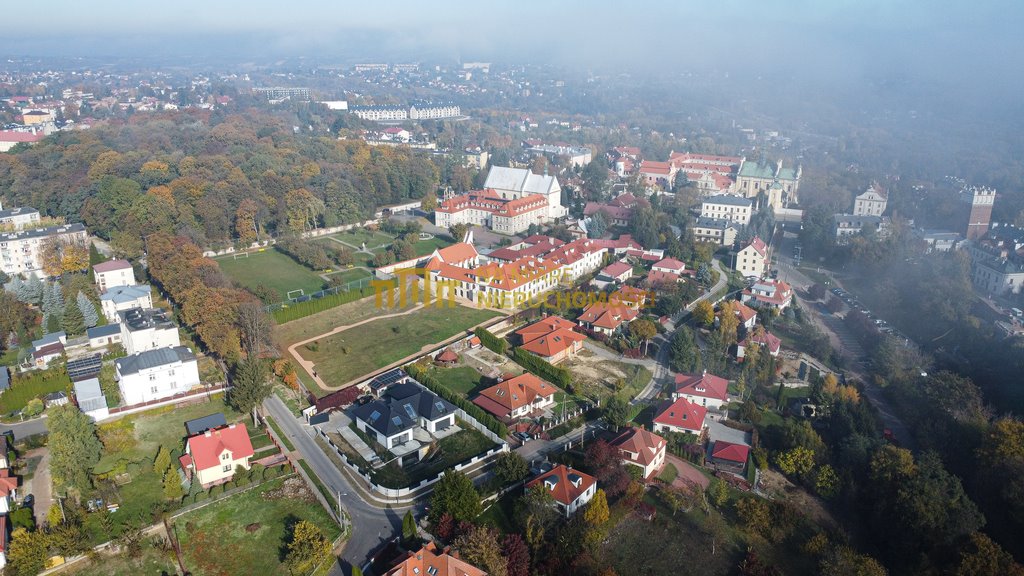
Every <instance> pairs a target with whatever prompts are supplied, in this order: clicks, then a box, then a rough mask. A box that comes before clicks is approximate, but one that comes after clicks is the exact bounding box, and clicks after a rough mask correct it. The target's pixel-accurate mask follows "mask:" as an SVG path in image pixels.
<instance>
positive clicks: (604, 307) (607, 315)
mask: <svg viewBox="0 0 1024 576" xmlns="http://www.w3.org/2000/svg"><path fill="white" fill-rule="evenodd" d="M637 314H638V313H637V311H636V310H634V309H633V308H630V307H629V306H627V305H625V304H614V303H611V302H594V303H593V304H591V305H590V306H587V308H586V309H585V310H584V311H583V314H580V316H579V318H577V319H576V321H577V322H579V324H580V326H582V327H584V328H586V329H588V330H593V331H594V332H599V333H601V334H607V335H609V336H611V335H612V334H614V333H615V332H616V331H618V330H619V329H620V328H621V327H622V325H623V324H626V323H629V322H632V321H633V320H634V319H635V318H636V317H637Z"/></svg>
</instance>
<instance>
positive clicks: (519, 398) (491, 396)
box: [474, 372, 558, 416]
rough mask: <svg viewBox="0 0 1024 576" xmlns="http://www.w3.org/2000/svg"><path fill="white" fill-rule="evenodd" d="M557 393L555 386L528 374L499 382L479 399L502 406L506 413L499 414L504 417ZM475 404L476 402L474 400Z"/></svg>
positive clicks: (481, 393)
mask: <svg viewBox="0 0 1024 576" xmlns="http://www.w3.org/2000/svg"><path fill="white" fill-rule="evenodd" d="M557 391H558V388H556V387H555V385H554V384H548V383H547V382H545V381H543V380H541V379H540V378H538V377H536V376H534V375H533V374H530V373H529V372H526V373H524V374H523V375H521V376H516V377H515V378H513V379H511V380H505V381H504V382H499V383H497V384H495V385H494V386H491V387H490V388H487V389H484V390H482V391H481V392H480V396H479V397H481V398H487V399H488V400H490V401H491V402H494V403H496V404H497V405H498V406H501V408H502V409H503V410H504V411H503V412H500V413H497V414H498V415H500V416H504V415H505V414H507V413H509V412H512V411H513V410H516V409H518V408H522V407H523V406H526V405H528V404H531V403H532V402H533V401H534V400H535V399H536V398H537V397H538V396H541V397H547V396H551V395H552V394H554V393H555V392H557ZM475 402H476V400H474V403H475ZM480 407H481V408H484V409H485V410H487V409H488V408H487V407H486V406H482V405H481V406H480Z"/></svg>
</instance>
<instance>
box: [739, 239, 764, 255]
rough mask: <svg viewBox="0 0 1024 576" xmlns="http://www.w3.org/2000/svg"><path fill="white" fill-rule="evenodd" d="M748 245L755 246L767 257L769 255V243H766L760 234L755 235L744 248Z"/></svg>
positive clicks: (755, 248) (757, 250)
mask: <svg viewBox="0 0 1024 576" xmlns="http://www.w3.org/2000/svg"><path fill="white" fill-rule="evenodd" d="M748 247H749V248H753V249H754V250H755V251H756V252H757V253H758V254H760V255H761V256H764V257H765V258H767V257H768V245H766V244H765V243H764V240H761V238H759V237H758V236H754V239H753V240H751V241H750V242H749V243H748V244H747V245H746V246H744V248H748Z"/></svg>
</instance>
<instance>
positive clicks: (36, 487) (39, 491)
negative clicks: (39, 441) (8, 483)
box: [21, 448, 53, 523]
mask: <svg viewBox="0 0 1024 576" xmlns="http://www.w3.org/2000/svg"><path fill="white" fill-rule="evenodd" d="M37 456H41V457H42V460H40V461H39V465H38V466H36V471H35V473H34V474H33V476H32V479H31V480H30V481H29V482H28V485H26V486H23V487H22V489H21V496H22V497H23V498H24V497H25V495H26V494H32V495H33V496H35V499H36V503H35V506H34V511H35V515H36V523H39V522H40V521H42V520H43V519H44V518H46V513H47V512H48V511H49V510H50V506H51V505H52V504H53V482H52V481H51V480H50V449H49V448H36V449H34V450H29V451H28V452H26V453H25V457H26V458H34V457H37Z"/></svg>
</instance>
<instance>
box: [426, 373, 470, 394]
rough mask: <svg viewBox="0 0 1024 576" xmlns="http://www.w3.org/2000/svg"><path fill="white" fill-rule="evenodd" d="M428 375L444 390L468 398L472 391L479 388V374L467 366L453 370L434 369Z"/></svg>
mask: <svg viewBox="0 0 1024 576" xmlns="http://www.w3.org/2000/svg"><path fill="white" fill-rule="evenodd" d="M429 374H430V375H431V376H433V377H434V378H437V381H438V382H440V383H441V384H444V385H445V387H446V388H449V389H450V390H452V391H455V392H458V393H460V394H463V395H465V396H469V395H470V394H471V393H472V392H473V391H474V390H476V389H477V388H479V387H480V378H481V376H480V373H479V372H477V371H476V369H474V368H471V367H469V366H456V367H455V368H441V367H434V368H431V369H430V372H429Z"/></svg>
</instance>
